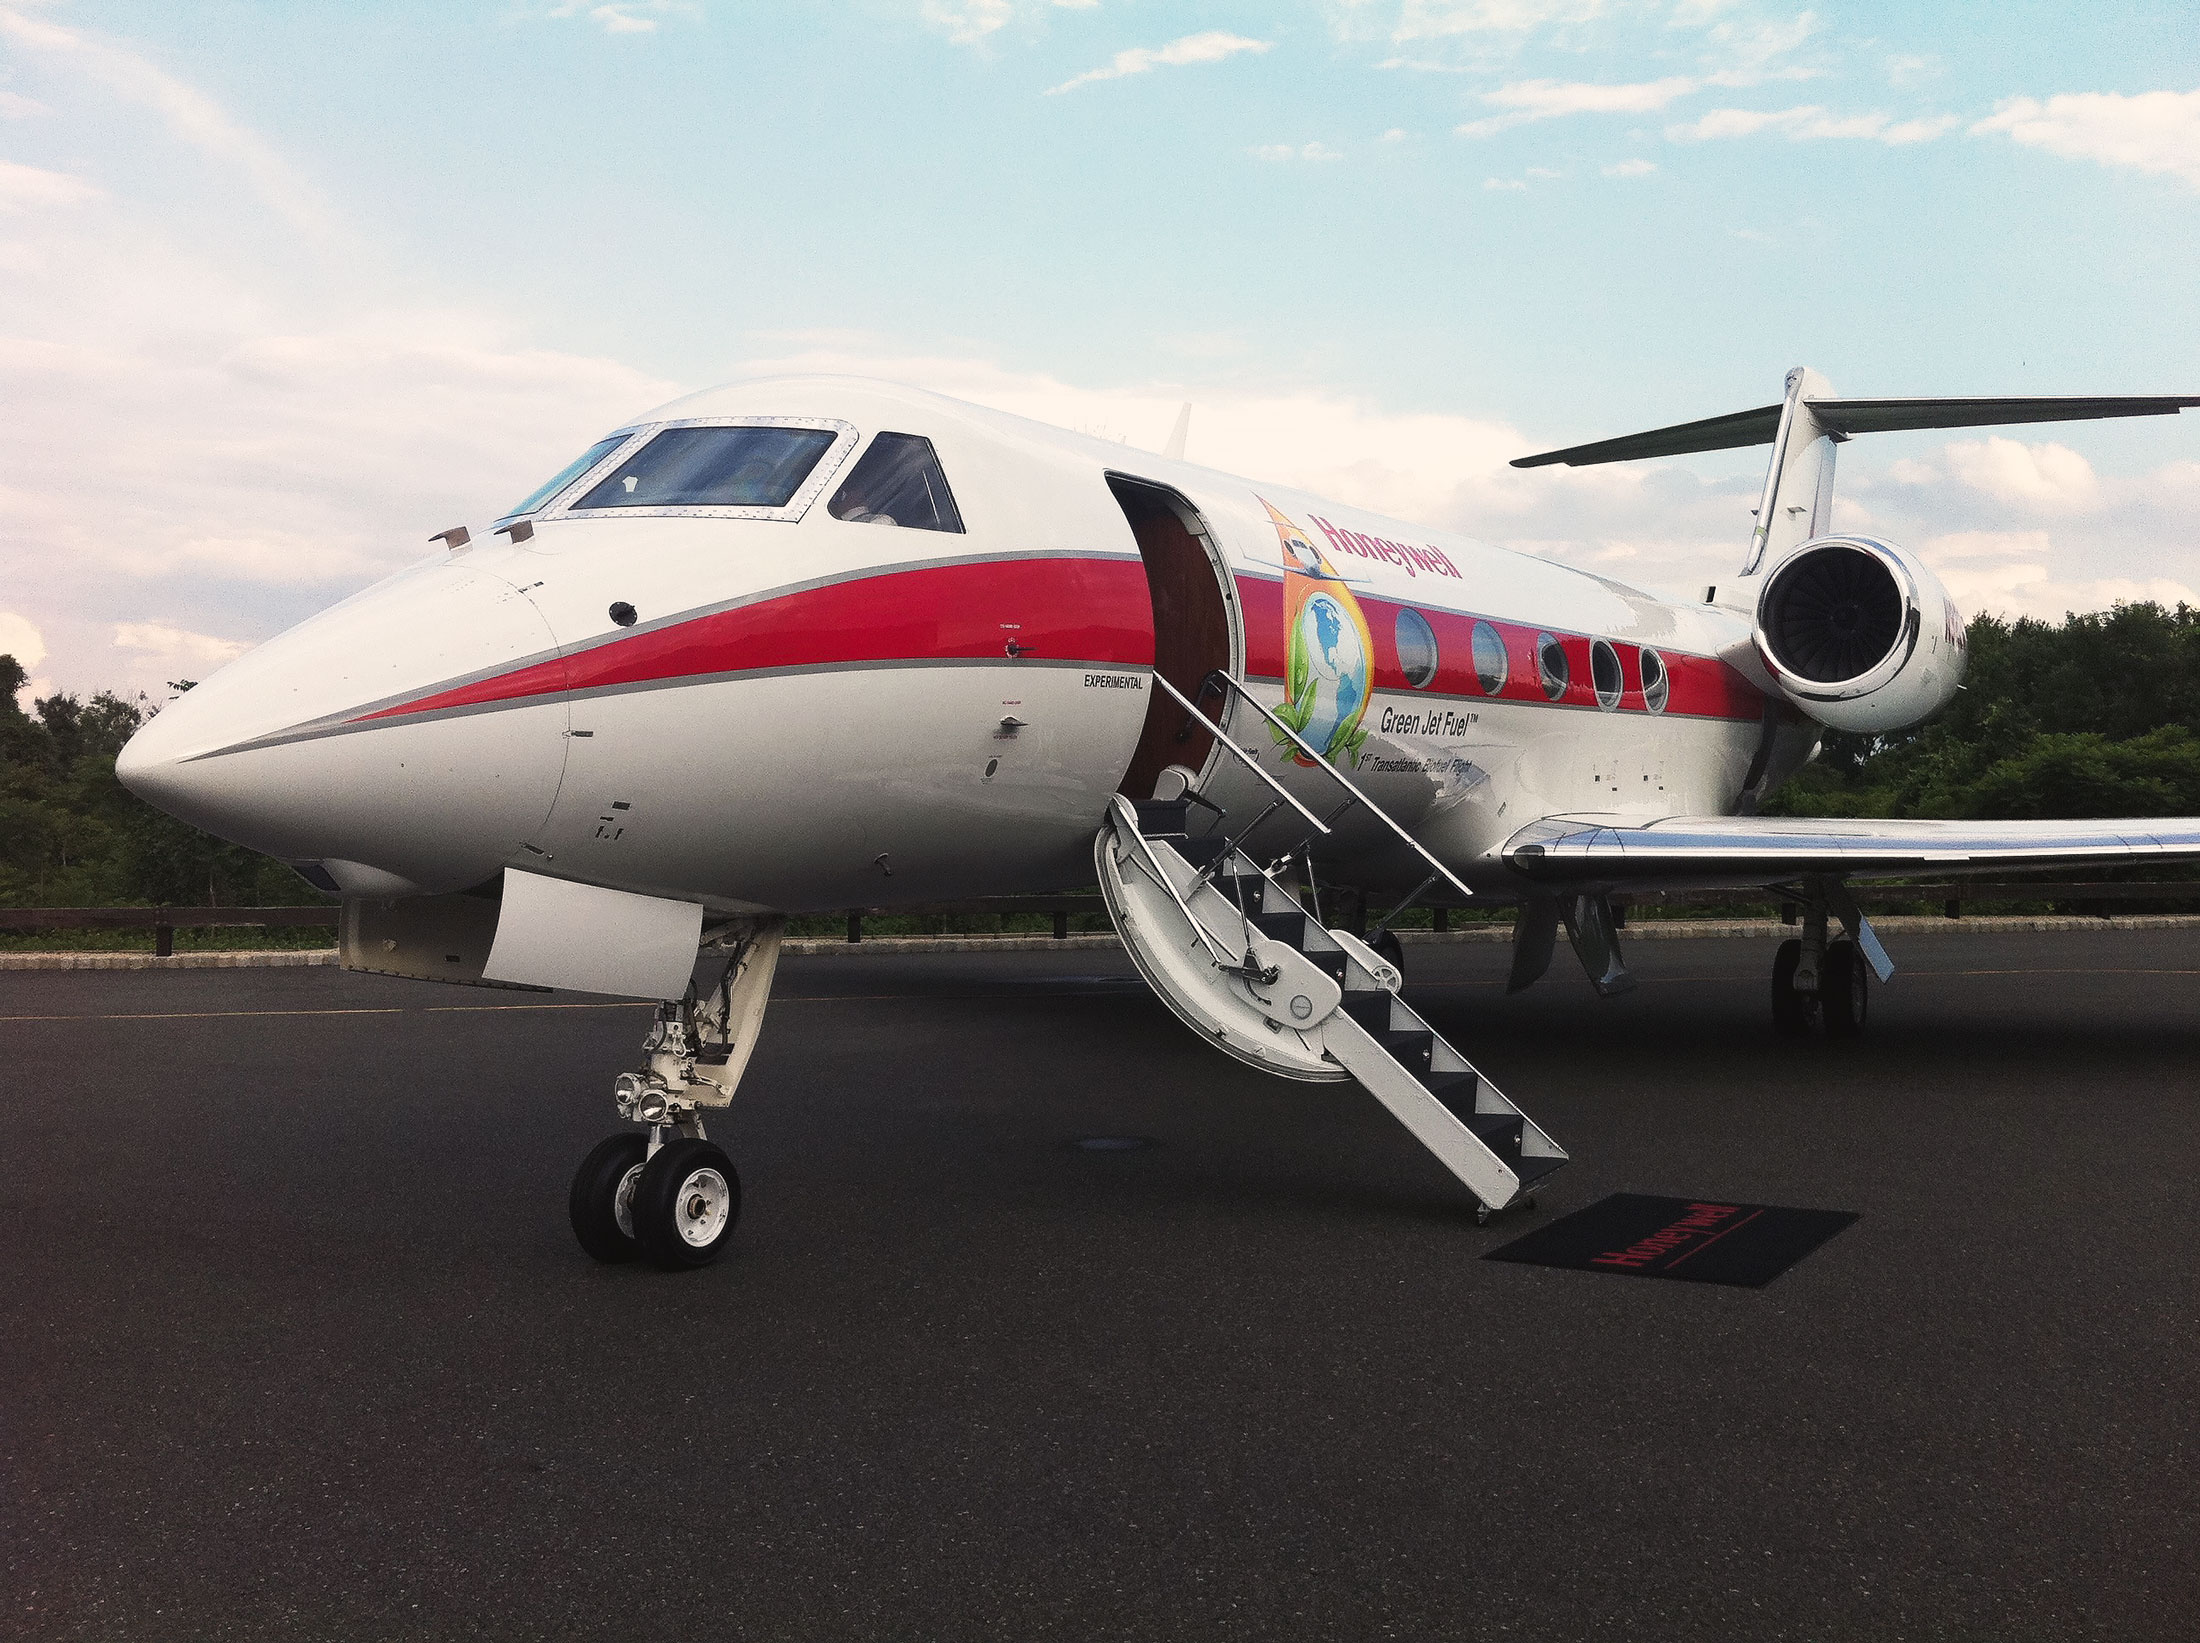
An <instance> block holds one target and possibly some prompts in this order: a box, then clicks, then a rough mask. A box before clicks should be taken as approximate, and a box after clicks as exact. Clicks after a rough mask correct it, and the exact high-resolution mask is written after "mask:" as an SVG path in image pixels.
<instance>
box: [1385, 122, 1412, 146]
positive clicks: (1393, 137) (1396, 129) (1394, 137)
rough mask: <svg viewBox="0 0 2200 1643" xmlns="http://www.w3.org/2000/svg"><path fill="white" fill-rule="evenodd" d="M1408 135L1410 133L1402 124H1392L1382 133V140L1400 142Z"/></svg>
mask: <svg viewBox="0 0 2200 1643" xmlns="http://www.w3.org/2000/svg"><path fill="white" fill-rule="evenodd" d="M1409 135H1410V133H1409V132H1407V130H1406V128H1405V127H1404V126H1392V127H1391V128H1390V129H1389V130H1388V131H1386V132H1384V133H1383V139H1382V140H1383V141H1384V142H1386V143H1402V142H1404V141H1405V140H1406V138H1407V137H1408V136H1409Z"/></svg>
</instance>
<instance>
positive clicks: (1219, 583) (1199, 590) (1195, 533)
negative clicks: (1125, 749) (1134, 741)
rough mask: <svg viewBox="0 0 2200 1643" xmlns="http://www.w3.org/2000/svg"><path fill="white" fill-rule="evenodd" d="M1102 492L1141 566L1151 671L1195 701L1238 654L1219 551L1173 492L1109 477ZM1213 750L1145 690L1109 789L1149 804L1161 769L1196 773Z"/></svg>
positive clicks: (1189, 723) (1204, 735) (1172, 704)
mask: <svg viewBox="0 0 2200 1643" xmlns="http://www.w3.org/2000/svg"><path fill="white" fill-rule="evenodd" d="M1108 488H1109V489H1110V490H1111V491H1113V492H1114V493H1115V500H1116V502H1117V503H1118V505H1120V506H1121V508H1122V509H1123V517H1124V518H1125V519H1127V520H1128V521H1129V522H1130V527H1131V533H1132V534H1133V535H1134V536H1135V537H1136V538H1137V539H1138V552H1139V557H1140V558H1141V559H1143V560H1144V561H1145V565H1146V585H1147V589H1148V591H1149V593H1150V594H1151V595H1152V598H1153V634H1154V671H1155V672H1156V673H1158V674H1159V675H1160V676H1161V677H1162V678H1164V679H1166V680H1168V681H1169V683H1170V684H1172V685H1174V686H1175V687H1176V688H1177V689H1178V690H1181V691H1182V692H1183V693H1184V694H1185V695H1186V696H1188V697H1191V698H1193V699H1195V700H1196V699H1197V698H1198V696H1199V688H1200V684H1201V682H1202V681H1203V680H1204V679H1205V678H1206V677H1207V675H1208V674H1210V673H1213V672H1215V671H1216V670H1217V669H1221V670H1223V671H1233V670H1234V667H1235V663H1236V660H1237V657H1238V656H1239V654H1240V653H1241V650H1242V634H1241V632H1240V629H1239V619H1238V611H1237V601H1236V599H1235V598H1234V597H1233V596H1232V590H1231V583H1230V578H1229V575H1228V573H1227V571H1226V570H1225V569H1224V567H1223V562H1222V557H1221V553H1220V550H1219V549H1218V548H1217V546H1216V544H1215V542H1214V538H1213V534H1212V533H1211V532H1210V531H1209V529H1208V527H1207V523H1206V521H1205V520H1203V519H1202V518H1201V517H1200V514H1199V510H1198V509H1197V508H1195V507H1193V506H1192V504H1191V503H1190V502H1188V501H1186V500H1185V499H1184V497H1183V496H1182V495H1180V494H1179V493H1178V492H1176V491H1173V490H1171V489H1169V488H1168V487H1167V486H1164V485H1156V484H1154V483H1152V482H1151V481H1149V480H1142V479H1135V478H1133V477H1131V476H1130V475H1127V474H1112V473H1111V474H1110V475H1108ZM1224 705H1225V704H1223V703H1221V702H1218V701H1216V700H1214V699H1212V698H1210V699H1209V700H1208V701H1207V702H1206V703H1204V704H1203V706H1204V707H1205V708H1206V710H1207V712H1208V713H1209V714H1210V715H1211V714H1213V713H1215V712H1216V711H1218V710H1219V709H1220V708H1221V707H1223V706H1224ZM1213 753H1214V737H1213V736H1212V735H1210V734H1209V733H1208V732H1207V731H1206V730H1205V729H1204V728H1202V727H1201V726H1200V725H1199V724H1197V723H1196V722H1194V721H1193V720H1191V719H1190V718H1189V717H1188V716H1187V715H1186V713H1185V712H1184V710H1183V708H1181V707H1179V706H1178V705H1177V703H1176V701H1175V700H1174V699H1173V698H1172V697H1171V696H1170V695H1169V694H1168V693H1167V692H1166V691H1161V690H1156V691H1153V692H1152V693H1150V695H1149V696H1148V698H1147V701H1146V720H1145V725H1144V728H1143V729H1142V730H1141V731H1140V733H1139V737H1138V747H1137V750H1136V751H1135V752H1134V753H1133V754H1132V755H1131V762H1130V766H1129V768H1128V769H1126V770H1125V771H1124V773H1123V780H1122V782H1121V783H1120V784H1119V785H1118V788H1117V791H1119V792H1120V793H1122V794H1123V795H1124V796H1125V797H1126V798H1128V799H1131V800H1133V801H1134V802H1136V801H1140V800H1145V799H1150V798H1152V797H1153V792H1154V783H1155V781H1156V780H1158V779H1159V777H1160V775H1161V772H1162V771H1163V770H1165V769H1167V768H1168V767H1169V766H1170V765H1183V766H1186V767H1188V768H1189V769H1191V770H1193V771H1195V772H1198V771H1204V770H1205V768H1206V765H1207V762H1208V760H1209V759H1210V758H1211V757H1212V756H1213Z"/></svg>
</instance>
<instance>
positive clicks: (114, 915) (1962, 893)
mask: <svg viewBox="0 0 2200 1643" xmlns="http://www.w3.org/2000/svg"><path fill="white" fill-rule="evenodd" d="M1853 888H1854V890H1855V894H1856V898H1857V900H1858V901H1860V902H1866V903H1870V904H1874V905H1884V904H1886V903H1888V902H1905V901H1923V902H1935V901H1937V902H1939V903H1940V904H1941V912H1942V913H1943V914H1944V915H1945V916H1946V917H1948V918H1961V917H1962V916H1963V905H1964V903H1966V902H2001V901H2074V902H2112V901H2113V902H2149V901H2200V879H2165V880H2145V881H2134V880H2119V881H2109V882H2103V883H2072V882H2068V881H2056V882H2039V883H2026V882H2025V881H2023V880H2021V879H2010V880H1997V881H1994V882H1986V881H1983V880H1981V881H1977V882H1972V883H1964V882H1961V881H1957V882H1948V883H1938V884H1866V885H1857V886H1854V887H1853ZM1612 902H1613V906H1614V910H1615V911H1617V912H1620V913H1621V914H1622V915H1624V914H1625V913H1626V912H1627V911H1628V910H1631V909H1641V908H1655V907H1762V906H1765V905H1767V904H1768V903H1775V902H1777V903H1778V905H1779V907H1780V917H1781V919H1782V921H1783V922H1785V923H1789V924H1792V923H1794V922H1795V919H1796V916H1797V908H1796V906H1795V904H1794V903H1793V902H1787V901H1781V900H1780V898H1778V897H1777V896H1774V895H1771V894H1769V893H1767V892H1766V891H1763V890H1666V891H1629V892H1625V893H1622V894H1618V895H1615V896H1613V898H1612ZM1491 905H1493V906H1499V905H1504V904H1503V903H1499V902H1497V901H1496V900H1495V898H1492V901H1491ZM1106 911H1107V905H1106V903H1104V902H1103V901H1101V899H1100V897H1099V896H1098V895H1096V894H1094V893H1092V892H1090V891H1083V892H1075V893H1069V894H1064V895H1059V896H990V897H987V898H985V899H983V900H979V901H929V902H919V903H917V904H915V905H914V906H902V907H850V908H848V909H846V915H847V920H848V939H849V940H850V941H861V940H862V939H863V923H864V920H865V919H872V918H905V917H918V918H982V917H987V916H991V915H1000V914H1030V913H1038V914H1045V915H1050V916H1051V917H1052V918H1053V920H1054V939H1055V940H1057V941H1062V940H1066V939H1068V936H1069V921H1070V920H1071V919H1072V918H1073V917H1076V916H1077V915H1079V914H1086V913H1089V914H1098V913H1105V912H1106ZM1340 911H1342V912H1344V913H1345V915H1346V916H1345V917H1344V918H1343V919H1341V920H1340V922H1341V923H1343V924H1345V925H1346V927H1348V928H1350V927H1352V926H1354V925H1362V926H1364V925H1365V923H1366V922H1367V918H1368V911H1369V910H1368V908H1366V907H1365V906H1362V905H1359V903H1358V898H1357V897H1356V896H1352V895H1350V894H1349V893H1347V896H1346V904H1345V906H1344V907H1343V908H1341V909H1340ZM1452 911H1453V909H1452V908H1449V907H1446V906H1444V905H1442V904H1441V903H1439V904H1437V905H1436V906H1434V907H1431V908H1430V909H1429V912H1430V914H1431V917H1432V920H1433V922H1434V924H1435V927H1436V929H1438V930H1439V931H1441V930H1445V929H1448V928H1449V926H1450V919H1449V914H1450V913H1451V912H1452ZM340 916H341V910H340V909H338V908H335V907H0V930H150V931H152V932H153V952H154V954H155V955H156V956H158V957H160V958H168V957H171V956H173V954H174V953H175V950H176V932H177V931H178V930H204V929H212V928H219V927H228V926H248V925H260V926H266V927H269V928H295V927H299V926H306V927H311V926H314V925H320V926H322V927H324V928H327V929H334V928H335V927H336V923H337V920H338V918H339V917H340ZM2104 916H2105V915H2104ZM1622 922H1623V923H1624V917H1623V918H1622Z"/></svg>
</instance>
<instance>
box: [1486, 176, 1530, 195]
mask: <svg viewBox="0 0 2200 1643" xmlns="http://www.w3.org/2000/svg"><path fill="white" fill-rule="evenodd" d="M1482 186H1483V187H1484V188H1486V189H1489V190H1490V191H1491V192H1493V193H1499V194H1525V193H1527V192H1528V185H1527V184H1526V183H1524V182H1522V181H1521V180H1520V179H1519V178H1518V177H1484V178H1483V179H1482Z"/></svg>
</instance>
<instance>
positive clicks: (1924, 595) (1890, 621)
mask: <svg viewBox="0 0 2200 1643" xmlns="http://www.w3.org/2000/svg"><path fill="white" fill-rule="evenodd" d="M1755 637H1756V641H1757V651H1758V654H1759V655H1761V656H1762V657H1763V658H1764V663H1765V666H1766V667H1767V668H1768V669H1769V670H1770V671H1771V673H1772V677H1773V681H1774V683H1776V684H1777V685H1778V686H1779V687H1780V689H1781V691H1782V692H1783V693H1784V694H1785V695H1786V696H1787V698H1788V700H1789V701H1791V702H1793V703H1794V704H1795V705H1796V706H1797V707H1798V708H1800V709H1801V710H1802V711H1803V712H1804V713H1806V714H1808V715H1809V716H1810V717H1811V718H1813V719H1815V720H1817V721H1818V722H1819V723H1820V724H1822V725H1826V726H1829V727H1830V728H1832V729H1835V730H1854V731H1863V732H1866V733H1871V732H1881V731H1889V730H1903V729H1907V728H1908V727H1909V726H1911V725H1914V724H1917V723H1919V722H1920V721H1922V720H1924V719H1928V718H1930V717H1931V716H1932V715H1933V714H1935V713H1937V712H1939V711H1940V709H1941V708H1943V707H1945V706H1946V705H1947V704H1948V702H1949V701H1950V700H1951V699H1953V697H1954V696H1955V693H1956V687H1957V686H1958V685H1960V684H1961V683H1962V682H1963V664H1964V661H1965V651H1964V643H1965V636H1964V623H1963V618H1962V616H1961V615H1960V614H1959V613H1958V612H1957V610H1956V608H1955V605H1954V603H1953V602H1952V601H1951V600H1950V599H1949V597H1948V594H1947V590H1946V589H1944V588H1942V587H1941V585H1940V579H1939V578H1938V577H1936V576H1934V575H1933V573H1932V572H1931V571H1929V570H1927V569H1926V568H1925V567H1924V565H1923V564H1921V563H1920V562H1919V561H1918V559H1917V558H1916V556H1915V555H1913V554H1911V553H1910V552H1909V551H1908V550H1907V549H1904V548H1899V547H1896V546H1895V545H1894V544H1893V543H1892V542H1882V541H1879V540H1878V539H1877V538H1875V537H1869V536H1821V537H1817V538H1815V539H1813V540H1812V541H1809V542H1805V543H1804V544H1803V545H1802V546H1801V547H1799V548H1797V549H1796V550H1795V551H1794V552H1793V553H1792V554H1790V555H1789V556H1788V557H1787V559H1786V560H1785V561H1784V562H1783V563H1782V564H1781V565H1780V567H1779V568H1778V569H1777V570H1775V571H1774V572H1773V573H1772V575H1771V576H1770V577H1769V578H1768V579H1767V580H1766V582H1765V588H1764V592H1763V593H1761V594H1760V595H1759V596H1758V599H1757V630H1756V635H1755Z"/></svg>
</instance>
